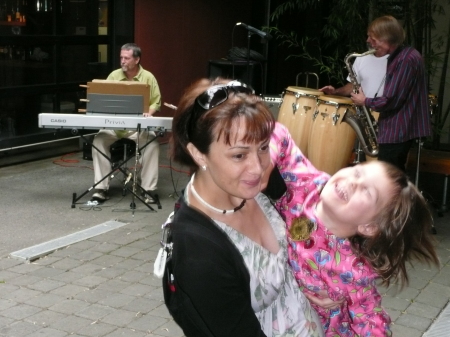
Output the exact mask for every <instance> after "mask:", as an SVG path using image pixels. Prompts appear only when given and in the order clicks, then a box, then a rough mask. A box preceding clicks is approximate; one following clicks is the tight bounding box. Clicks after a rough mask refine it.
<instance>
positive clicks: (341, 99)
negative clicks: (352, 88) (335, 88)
mask: <svg viewBox="0 0 450 337" xmlns="http://www.w3.org/2000/svg"><path fill="white" fill-rule="evenodd" d="M319 99H320V100H321V101H326V102H332V103H339V104H349V105H351V104H353V101H352V99H351V98H350V97H345V96H336V95H322V96H320V97H319Z"/></svg>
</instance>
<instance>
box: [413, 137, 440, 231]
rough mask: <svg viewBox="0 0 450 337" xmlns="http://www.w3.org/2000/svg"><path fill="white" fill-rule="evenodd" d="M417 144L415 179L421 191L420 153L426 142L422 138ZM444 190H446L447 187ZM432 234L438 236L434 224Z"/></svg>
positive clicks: (415, 183)
mask: <svg viewBox="0 0 450 337" xmlns="http://www.w3.org/2000/svg"><path fill="white" fill-rule="evenodd" d="M416 142H417V160H416V176H415V177H414V185H416V187H417V189H418V190H419V191H420V189H419V164H420V152H421V150H422V146H423V143H424V142H423V140H422V138H418V139H416ZM444 188H446V186H445V187H444ZM420 193H421V194H422V195H423V193H422V191H420ZM444 195H445V192H444ZM427 201H428V200H427ZM431 232H432V233H433V234H437V231H436V227H434V224H433V225H432V227H431Z"/></svg>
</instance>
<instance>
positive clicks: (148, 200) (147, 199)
mask: <svg viewBox="0 0 450 337" xmlns="http://www.w3.org/2000/svg"><path fill="white" fill-rule="evenodd" d="M152 192H153V191H145V193H144V197H145V203H146V204H156V201H155V198H154V197H153V193H152Z"/></svg>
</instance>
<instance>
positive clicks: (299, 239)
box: [270, 123, 391, 337]
mask: <svg viewBox="0 0 450 337" xmlns="http://www.w3.org/2000/svg"><path fill="white" fill-rule="evenodd" d="M270 153H271V160H272V163H276V165H277V167H278V169H279V171H280V173H281V175H282V177H283V179H284V181H285V183H286V185H287V191H286V193H285V194H284V195H283V197H281V198H280V199H279V200H278V201H277V202H276V205H275V206H276V207H277V209H278V211H279V212H280V213H281V215H282V216H283V217H284V219H285V221H286V225H287V229H288V231H287V233H288V241H289V248H288V250H289V262H290V264H291V266H292V269H293V272H294V275H295V278H296V279H297V281H298V283H299V285H300V288H301V289H302V291H304V292H308V293H310V294H314V295H317V294H318V293H319V292H323V291H326V293H327V294H328V296H329V297H330V298H331V299H332V300H335V301H338V300H342V299H345V301H344V302H343V304H342V305H341V306H340V307H339V308H337V309H333V310H329V309H328V310H327V309H323V308H321V307H318V306H316V305H314V304H313V306H314V308H315V309H316V311H317V313H318V314H319V316H320V319H321V321H322V324H323V327H324V330H325V332H326V336H328V337H336V336H364V337H369V336H377V337H379V336H391V331H390V329H389V325H390V322H391V320H390V317H389V316H388V314H387V313H386V312H385V310H384V309H383V308H382V307H381V296H380V294H379V293H378V291H377V289H376V286H375V280H376V278H377V277H378V275H377V274H376V273H375V271H374V270H373V269H372V267H371V266H370V265H369V263H367V261H366V260H365V259H364V258H362V257H358V256H356V255H355V254H354V253H353V252H352V249H351V246H350V242H349V241H348V240H347V239H341V238H338V237H336V236H335V235H333V234H332V233H331V232H329V231H328V230H327V229H326V227H325V226H324V225H323V224H322V223H321V221H320V219H318V218H317V217H316V215H315V206H316V204H317V202H318V200H319V197H320V191H321V190H322V188H323V186H324V184H325V183H326V182H327V181H328V179H329V175H328V174H327V173H324V172H321V171H318V170H317V169H316V168H315V167H314V166H313V165H312V164H311V163H310V162H309V160H308V159H307V158H306V157H305V156H304V155H303V154H302V152H301V151H300V149H299V148H298V147H297V146H296V145H295V143H294V142H293V140H292V138H291V135H290V134H289V131H288V130H287V129H286V127H284V126H283V125H281V124H279V123H277V125H276V127H275V131H274V133H273V135H272V138H271V142H270ZM299 219H300V220H299ZM305 233H306V234H305Z"/></svg>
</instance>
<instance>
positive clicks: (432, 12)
mask: <svg viewBox="0 0 450 337" xmlns="http://www.w3.org/2000/svg"><path fill="white" fill-rule="evenodd" d="M447 1H448V0H447ZM311 10H314V11H315V13H318V14H319V15H321V16H322V18H323V22H324V24H323V25H322V28H321V30H320V31H318V32H310V33H308V34H306V35H301V36H299V35H298V34H297V33H296V32H295V31H286V30H285V29H284V28H282V25H281V22H282V19H283V17H284V16H285V15H292V13H295V12H296V13H297V15H298V16H299V17H301V16H304V15H305V13H307V12H308V11H311ZM443 14H444V9H443V7H442V5H441V4H440V3H439V1H438V0H409V1H408V0H403V1H401V0H400V1H399V0H396V1H395V0H345V1H343V0H328V1H327V0H321V1H318V0H303V1H302V0H288V1H284V2H283V3H281V4H280V5H278V6H277V7H276V8H275V10H274V11H273V13H272V15H271V26H270V27H268V30H269V31H270V32H271V33H272V34H273V35H274V36H275V37H276V40H277V41H278V42H279V44H280V45H282V46H285V47H287V48H288V49H289V51H290V53H289V56H288V58H299V59H302V60H305V61H307V62H309V64H311V65H312V66H313V67H314V71H316V72H318V73H319V74H320V75H321V76H322V77H326V78H327V80H328V83H330V84H333V85H335V86H339V85H343V84H345V83H346V77H347V70H346V68H345V65H344V59H345V56H346V55H347V54H348V53H351V52H358V53H360V52H363V51H365V50H366V49H367V47H366V32H367V26H368V24H369V23H370V21H372V19H373V18H375V17H378V16H381V15H393V16H394V17H396V18H397V19H399V20H400V21H401V22H402V23H403V26H404V28H405V32H406V40H405V43H406V44H408V45H411V46H413V47H414V48H416V49H417V50H418V51H419V52H420V53H421V54H422V55H423V57H424V60H425V66H426V69H427V74H428V82H429V87H430V88H431V87H433V80H434V79H435V78H436V77H437V76H436V74H437V73H438V72H439V71H440V76H439V89H438V104H437V108H435V110H434V116H433V137H432V138H433V141H432V144H433V147H434V148H436V147H438V146H439V143H440V136H441V135H442V130H443V128H444V125H445V123H446V120H447V117H448V115H449V114H450V105H449V106H448V107H447V109H445V113H444V115H442V114H441V112H442V108H441V107H442V104H443V95H444V91H445V86H446V73H447V60H448V57H449V56H450V55H449V54H450V26H449V30H448V32H437V31H436V27H435V18H436V17H437V16H438V15H443ZM444 44H445V45H446V46H445V47H446V52H445V53H444V52H443V51H441V49H442V47H443V46H444Z"/></svg>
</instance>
